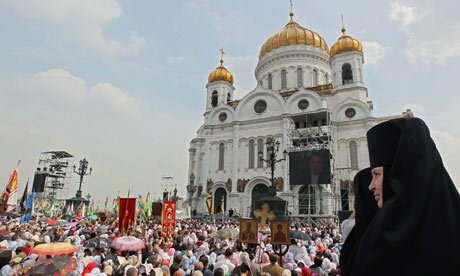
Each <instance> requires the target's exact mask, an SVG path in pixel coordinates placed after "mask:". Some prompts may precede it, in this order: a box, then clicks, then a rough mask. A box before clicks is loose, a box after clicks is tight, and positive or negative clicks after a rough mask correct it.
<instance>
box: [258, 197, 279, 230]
mask: <svg viewBox="0 0 460 276" xmlns="http://www.w3.org/2000/svg"><path fill="white" fill-rule="evenodd" d="M261 209H262V210H255V211H254V214H255V215H256V217H257V218H260V224H259V229H260V230H263V229H264V227H265V224H267V219H268V220H273V219H275V217H276V216H275V214H274V213H272V212H270V206H269V205H268V203H264V204H263V205H262V207H261Z"/></svg>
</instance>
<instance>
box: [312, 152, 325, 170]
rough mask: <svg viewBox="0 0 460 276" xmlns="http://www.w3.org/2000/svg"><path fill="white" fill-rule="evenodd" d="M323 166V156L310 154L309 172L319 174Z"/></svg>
mask: <svg viewBox="0 0 460 276" xmlns="http://www.w3.org/2000/svg"><path fill="white" fill-rule="evenodd" d="M322 168H323V158H321V156H317V155H312V156H311V158H310V173H312V174H319V173H320V172H321V169H322Z"/></svg>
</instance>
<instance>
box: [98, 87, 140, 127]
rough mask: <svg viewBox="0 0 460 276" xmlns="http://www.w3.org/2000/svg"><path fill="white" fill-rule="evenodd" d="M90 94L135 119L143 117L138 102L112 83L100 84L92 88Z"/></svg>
mask: <svg viewBox="0 0 460 276" xmlns="http://www.w3.org/2000/svg"><path fill="white" fill-rule="evenodd" d="M90 92H91V93H92V94H94V95H95V96H96V97H98V98H101V99H102V100H103V101H105V102H107V103H109V104H110V105H111V106H112V107H113V108H115V109H117V110H119V111H121V112H123V113H124V114H126V115H128V116H129V117H131V118H133V119H138V118H140V117H141V111H140V109H139V106H138V104H137V103H136V100H134V99H133V98H131V97H130V96H128V95H127V94H126V93H124V92H123V91H122V90H121V89H120V88H118V87H116V86H114V85H112V84H110V83H98V84H96V85H94V86H93V87H91V89H90Z"/></svg>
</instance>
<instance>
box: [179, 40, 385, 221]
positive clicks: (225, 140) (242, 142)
mask: <svg viewBox="0 0 460 276" xmlns="http://www.w3.org/2000/svg"><path fill="white" fill-rule="evenodd" d="M363 63H364V58H363V53H362V52H357V51H352V52H345V53H342V54H338V55H336V56H334V57H333V58H332V59H330V58H329V54H328V53H327V52H325V51H323V50H322V49H320V48H316V47H313V46H306V45H291V46H285V47H281V48H278V49H275V50H273V51H271V52H269V53H267V54H266V55H265V56H263V57H262V59H261V60H259V63H258V65H257V67H256V69H255V76H256V78H257V81H258V85H257V87H255V88H254V89H253V90H252V91H250V92H248V93H247V94H246V95H245V96H244V97H243V98H242V99H240V100H239V101H234V100H233V91H234V89H235V88H234V87H233V86H232V85H231V84H230V83H228V82H226V81H217V82H213V83H209V84H208V85H207V104H206V110H205V113H204V123H203V125H202V126H201V127H200V128H199V129H198V131H197V137H196V138H195V139H193V140H192V141H191V143H190V149H189V153H190V160H189V169H188V171H189V173H188V174H189V176H190V175H193V176H194V182H193V183H189V186H196V187H198V188H197V189H196V190H195V191H193V190H189V192H193V193H189V194H188V195H187V198H188V199H190V196H191V197H192V204H191V205H192V209H196V211H197V212H198V213H202V214H207V213H208V210H207V207H206V203H205V202H206V197H207V196H208V192H212V194H213V196H214V197H215V196H216V191H217V190H218V189H221V192H222V191H223V190H224V191H225V194H226V195H225V208H226V210H228V209H229V208H232V209H236V210H237V211H238V212H239V213H240V214H241V215H242V216H249V213H250V210H251V206H252V205H251V204H252V193H253V189H254V187H256V185H258V184H262V185H265V186H270V185H271V182H270V168H269V167H267V164H266V163H263V165H262V166H261V165H260V164H259V162H258V157H257V152H258V151H259V147H258V145H259V144H258V143H260V142H259V140H262V141H263V143H265V142H267V139H275V140H277V141H279V142H280V143H281V146H280V154H279V155H278V158H281V157H282V154H281V152H282V151H283V150H284V149H287V150H288V151H291V150H292V147H291V146H290V145H292V142H291V141H290V139H291V138H290V134H289V133H290V131H291V130H292V129H293V128H295V127H294V121H293V118H294V117H296V116H302V115H307V114H312V113H317V112H327V114H329V115H328V116H329V118H330V122H331V125H330V127H331V129H332V131H331V133H332V134H331V135H332V137H331V141H332V145H331V152H332V154H333V167H332V175H333V178H332V183H331V185H324V187H321V192H319V188H318V187H315V189H316V192H315V197H316V199H314V198H313V199H312V201H314V203H312V205H318V204H322V206H321V207H322V208H323V210H322V214H324V215H334V214H336V211H338V210H341V202H340V185H341V183H342V188H343V186H344V185H349V183H350V181H352V180H353V177H354V175H355V174H356V173H357V171H358V170H360V169H363V168H365V167H367V166H369V160H368V153H367V142H366V132H367V130H368V129H369V128H370V127H371V126H372V125H373V124H375V122H376V120H377V119H376V118H374V117H373V115H372V109H373V107H372V102H370V101H369V99H368V92H367V88H366V87H365V86H364V81H363V79H364V77H363ZM344 64H349V65H350V66H351V70H352V76H353V78H352V80H348V81H347V83H344V80H343V79H342V68H343V66H344ZM283 70H285V72H286V79H285V83H284V84H283V80H282V76H281V74H282V71H283ZM283 74H284V73H283ZM269 75H271V78H272V80H271V82H272V83H271V84H270V85H269ZM299 76H301V81H299V79H298V78H299ZM237 84H238V79H236V80H235V86H237ZM282 86H284V87H282ZM270 88H271V89H270ZM214 91H217V92H218V95H219V99H218V104H217V105H216V106H213V105H212V104H211V101H212V93H213V92H214ZM229 97H230V99H229ZM302 99H306V100H307V101H308V103H309V104H308V107H307V108H306V109H305V110H302V109H300V108H299V107H298V103H299V101H300V100H302ZM228 100H231V101H228ZM259 100H263V101H265V103H266V110H265V111H264V112H261V113H257V112H256V111H255V109H254V105H255V103H256V102H257V101H259ZM350 108H352V109H353V112H354V114H353V115H352V114H351V113H353V112H351V111H350ZM346 110H348V111H349V113H348V116H347V115H346ZM224 113H225V116H224V115H222V114H224ZM350 115H352V116H350ZM224 117H225V118H224ZM299 128H302V127H301V126H300V127H299ZM251 141H253V142H251ZM251 143H254V145H255V146H254V148H255V150H253V151H252V152H251V153H252V155H253V156H254V159H252V161H251V157H250V146H249V145H250V144H251ZM350 147H352V149H351V150H350ZM262 148H263V151H264V158H266V156H267V153H266V148H265V144H264V145H263V147H262ZM222 149H223V150H224V154H223V158H222V156H220V154H219V152H220V151H222ZM353 150H355V153H356V154H355V159H354V160H352V155H353V153H352V152H351V151H353ZM356 159H357V160H356ZM276 178H278V179H279V178H282V180H283V182H284V185H283V186H282V187H280V189H279V190H278V196H279V197H281V198H283V199H285V200H287V202H288V204H289V205H288V206H289V207H288V211H289V212H290V214H292V215H293V216H297V215H302V214H301V213H302V212H301V211H299V207H300V203H299V191H300V188H301V186H292V187H291V186H290V185H289V162H288V160H286V161H285V162H279V163H277V164H276V169H275V179H276ZM347 181H348V182H347ZM239 182H240V185H238V183H239ZM242 182H244V183H245V185H242V184H241V183H242ZM344 183H345V184H344ZM347 183H348V184H347ZM243 187H244V188H243ZM208 188H209V190H208ZM222 189H223V190H222ZM320 193H321V197H323V200H322V201H321V203H320V201H319V200H318V197H319V196H320V195H319V194H320ZM350 200H351V199H350ZM216 202H220V201H218V200H216ZM314 212H315V211H314ZM316 213H317V208H316Z"/></svg>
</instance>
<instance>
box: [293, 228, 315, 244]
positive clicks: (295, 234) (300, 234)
mask: <svg viewBox="0 0 460 276" xmlns="http://www.w3.org/2000/svg"><path fill="white" fill-rule="evenodd" d="M291 239H296V240H304V241H311V237H310V235H308V234H307V233H305V232H302V231H299V230H291Z"/></svg>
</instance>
